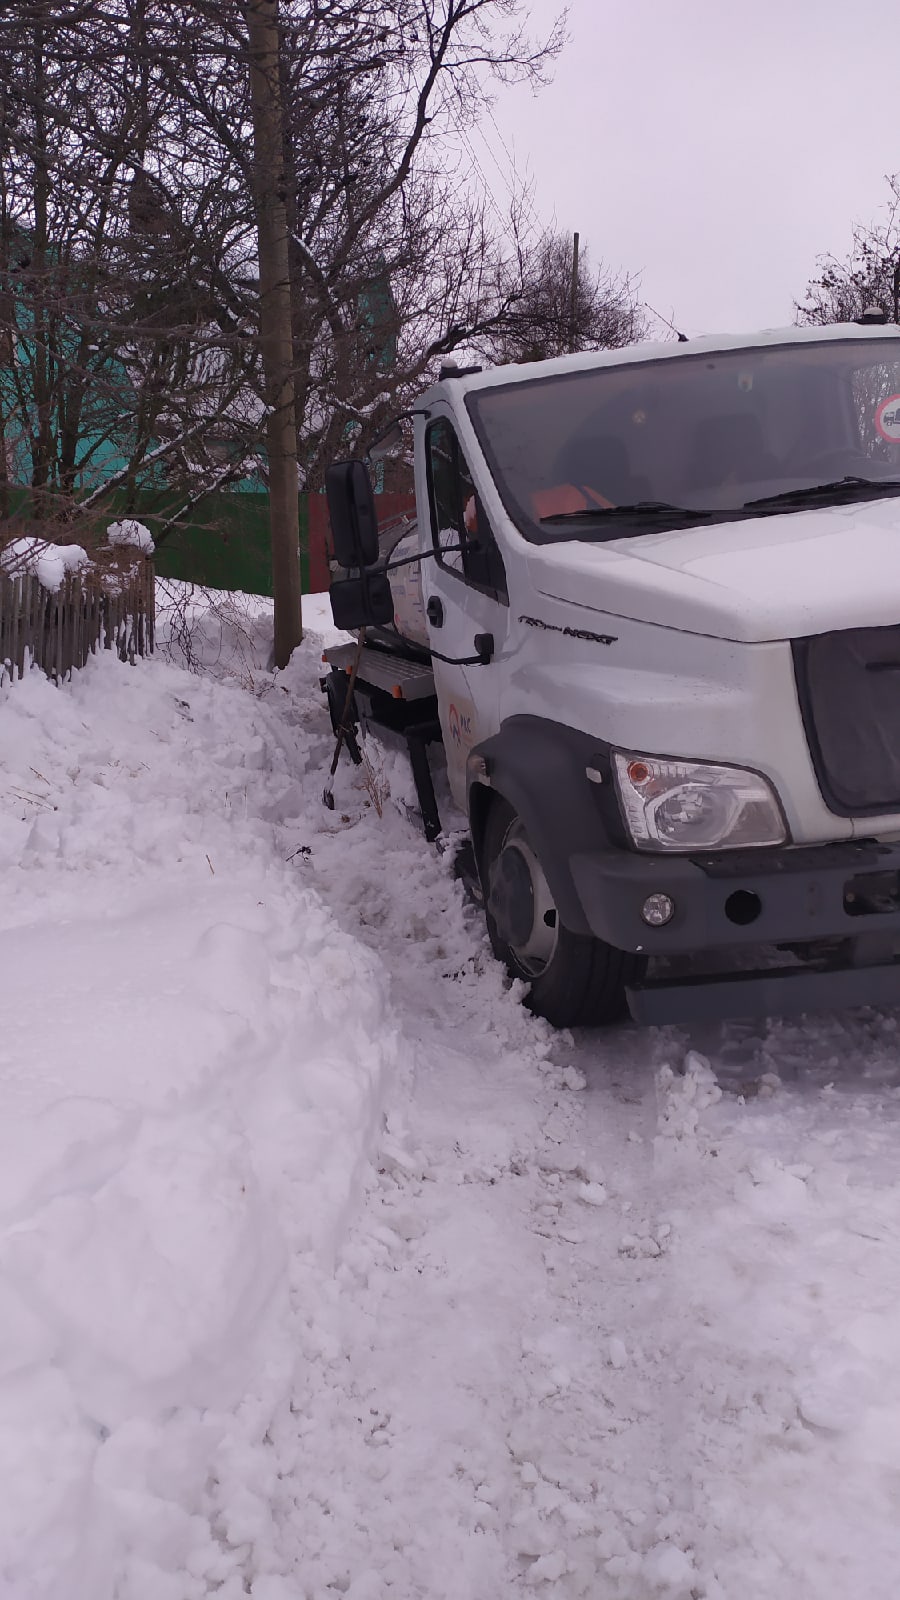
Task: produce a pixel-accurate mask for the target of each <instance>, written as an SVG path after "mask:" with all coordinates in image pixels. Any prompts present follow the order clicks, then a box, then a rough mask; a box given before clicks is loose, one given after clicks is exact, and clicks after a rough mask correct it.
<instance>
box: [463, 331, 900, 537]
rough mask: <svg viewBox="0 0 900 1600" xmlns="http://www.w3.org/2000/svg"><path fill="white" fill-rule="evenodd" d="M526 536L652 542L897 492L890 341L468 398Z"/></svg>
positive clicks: (540, 382) (700, 360)
mask: <svg viewBox="0 0 900 1600" xmlns="http://www.w3.org/2000/svg"><path fill="white" fill-rule="evenodd" d="M466 405H467V407H468V410H469V414H470V416H471V418H472V421H473V424H474V426H475V429H476V432H477V434H478V437H479V440H480V442H481V445H482V448H483V450H484V452H485V455H486V457H487V460H488V464H489V466H490V468H491V471H492V473H493V475H494V477H495V480H496V482H497V486H498V488H499V491H500V494H501V497H502V499H503V501H504V504H505V506H506V509H507V511H508V512H509V514H510V516H511V517H512V519H513V521H514V523H515V524H516V526H517V527H518V528H519V529H520V530H521V532H522V533H523V534H524V535H525V537H526V538H528V539H531V540H533V541H535V542H539V543H545V542H547V541H549V540H559V539H588V540H607V539H622V538H627V537H630V536H633V535H638V534H641V533H647V532H650V531H657V532H659V531H661V530H663V529H666V530H669V529H671V528H673V527H677V526H679V525H681V526H696V525H697V524H698V523H699V522H701V521H702V522H703V523H706V522H710V521H715V522H727V521H731V520H734V519H735V518H743V517H748V516H761V515H767V514H772V513H774V512H790V511H800V510H804V509H806V508H807V507H809V506H812V505H822V504H827V503H829V502H837V501H841V500H847V499H864V498H867V497H868V498H871V497H873V496H878V497H880V496H884V495H890V494H894V493H900V340H898V339H897V338H896V337H885V338H883V339H858V340H854V339H845V340H833V341H832V340H829V341H827V342H825V341H823V342H822V343H809V344H804V343H799V342H798V343H796V344H784V345H777V346H769V347H763V348H756V349H752V348H751V349H742V350H729V351H724V352H721V353H708V352H703V353H699V352H698V353H697V354H693V355H689V354H685V355H677V356H671V357H668V358H665V359H663V360H661V361H660V360H656V361H650V362H640V363H637V362H636V363H634V364H631V365H629V364H627V363H626V364H622V365H619V366H609V367H596V368H594V369H589V370H587V371H581V372H568V373H561V374H557V375H554V376H548V377H546V378H540V377H537V378H528V379H525V380H521V379H520V380H519V381H518V382H512V383H505V384H501V385H498V386H497V387H494V388H484V389H474V390H472V391H471V392H470V393H469V394H468V395H467V397H466Z"/></svg>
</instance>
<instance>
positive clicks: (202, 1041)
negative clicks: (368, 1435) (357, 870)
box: [0, 646, 401, 1600]
mask: <svg viewBox="0 0 900 1600" xmlns="http://www.w3.org/2000/svg"><path fill="white" fill-rule="evenodd" d="M309 653H310V664H311V663H312V662H313V661H314V660H315V658H316V656H317V654H318V651H317V649H316V648H315V646H310V647H309ZM307 670H308V671H309V670H310V669H309V668H308V669H307ZM313 670H314V669H313ZM276 710H277V711H278V712H281V706H280V705H279V706H274V705H269V704H267V702H266V701H265V700H259V699H257V698H254V697H253V696H252V695H249V694H246V693H243V692H241V691H240V690H239V689H236V688H234V687H231V686H228V685H224V684H219V683H215V682H213V681H210V680H209V679H205V678H204V679H198V678H197V677H192V676H190V675H189V674H187V673H185V672H183V671H180V670H178V669H175V668H173V667H171V666H165V665H164V664H163V663H161V662H158V661H156V662H154V661H150V662H143V663H139V664H138V666H137V667H135V668H133V669H125V668H123V667H121V666H120V665H119V664H118V663H117V662H115V661H113V660H111V659H110V658H109V657H108V656H106V655H101V656H99V657H97V658H96V659H93V660H92V661H91V662H90V663H89V665H88V666H87V668H86V669H85V670H84V671H83V672H81V673H79V674H76V676H75V680H74V681H73V683H72V684H71V685H70V686H67V687H66V688H64V689H56V688H54V687H53V686H52V685H51V684H50V683H49V682H48V681H47V680H46V679H45V678H43V677H42V676H41V675H40V674H39V673H36V672H32V673H31V674H30V675H29V676H27V677H26V678H25V679H24V680H23V681H22V683H21V684H19V685H17V686H16V688H15V691H14V692H12V693H9V694H7V695H6V696H5V697H4V698H3V700H2V713H0V771H2V774H3V776H2V779H0V868H2V870H3V873H4V888H5V893H4V897H3V903H2V909H0V971H2V973H3V975H4V981H3V984H2V988H0V1093H2V1096H3V1104H4V1117H3V1121H2V1126H0V1482H2V1484H3V1494H2V1496H0V1573H2V1575H3V1580H5V1584H6V1587H5V1588H4V1587H3V1582H2V1581H0V1594H3V1595H4V1596H6V1595H9V1596H10V1597H13V1596H14V1597H15V1600H26V1596H27V1600H113V1596H114V1595H115V1596H116V1597H118V1596H121V1597H122V1600H126V1597H127V1600H139V1597H144V1596H147V1597H149V1596H151V1595H152V1596H153V1597H154V1600H156V1597H158V1596H161V1597H167V1596H176V1595H177V1596H178V1600H191V1597H192V1596H194V1595H206V1594H207V1593H209V1592H211V1591H212V1590H213V1589H215V1591H216V1592H217V1593H221V1594H222V1595H224V1596H225V1597H226V1600H228V1596H230V1594H231V1593H232V1592H234V1593H243V1592H244V1590H243V1588H238V1589H237V1590H234V1591H233V1590H231V1589H230V1588H229V1587H228V1583H227V1579H228V1574H229V1571H231V1570H232V1569H236V1567H237V1565H239V1558H238V1555H236V1553H235V1547H234V1546H233V1545H232V1544H231V1543H229V1542H228V1541H227V1540H226V1539H225V1537H224V1534H219V1535H217V1534H216V1533H215V1531H214V1530H213V1529H212V1527H211V1523H210V1518H209V1516H208V1515H207V1514H206V1512H207V1510H208V1507H209V1504H210V1495H211V1493H212V1489H211V1484H212V1479H213V1477H214V1474H215V1470H216V1468H215V1462H216V1460H217V1458H218V1456H219V1454H220V1453H221V1451H222V1450H224V1449H225V1448H226V1446H227V1451H228V1452H229V1459H231V1460H234V1459H235V1458H237V1459H239V1458H240V1454H241V1451H242V1450H243V1449H249V1448H250V1447H251V1442H252V1443H254V1444H258V1442H259V1440H260V1438H261V1436H262V1434H264V1432H265V1429H266V1426H267V1422H268V1419H269V1418H270V1416H271V1415H272V1413H273V1411H274V1410H275V1409H277V1408H278V1407H279V1406H280V1405H284V1404H286V1395H287V1393H288V1389H289V1383H290V1381H291V1378H292V1375H293V1373H294V1368H295V1363H296V1329H297V1324H298V1319H303V1317H304V1316H308V1314H309V1305H308V1299H309V1297H310V1296H311V1295H312V1296H313V1297H315V1295H316V1294H318V1293H319V1292H320V1286H321V1282H322V1280H323V1277H324V1276H327V1273H328V1272H329V1270H330V1267H331V1264H332V1261H333V1257H334V1252H335V1249H336V1245H337V1242H338V1240H339V1239H340V1237H341V1235H342V1232H343V1228H344V1225H345V1219H346V1216H347V1215H348V1214H349V1212H350V1211H352V1209H353V1207H354V1204H355V1196H356V1194H357V1190H358V1186H359V1183H360V1181H361V1174H362V1172H363V1170H364V1167H365V1162H366V1157H367V1155H368V1153H369V1151H370V1148H371V1145H372V1141H373V1138H374V1137H375V1133H376V1130H377V1128H378V1126H379V1119H380V1112H381V1106H382V1102H383V1096H384V1093H385V1085H386V1082H387V1081H388V1079H389V1077H390V1074H391V1073H392V1071H393V1070H394V1068H395V1067H396V1065H397V1063H398V1061H399V1059H400V1058H401V1047H400V1045H399V1043H398V1040H397V1034H396V1027H395V1024H394V1022H393V1020H392V1016H391V1014H390V1012H389V1011H388V1009H387V1006H386V1002H385V999H384V990H385V979H384V974H383V971H382V969H381V967H380V964H379V962H378V960H377V958H376V957H375V956H374V955H372V954H370V953H369V952H368V951H367V950H366V949H365V948H364V947H363V946H361V945H360V944H359V943H358V942H357V941H356V940H355V939H354V938H353V937H352V936H351V935H350V934H349V933H345V932H342V931H341V930H340V929H339V927H338V926H337V924H336V923H335V921H334V918H333V916H332V915H331V914H330V913H329V912H328V911H327V910H326V909H325V907H324V906H323V904H322V902H321V901H320V899H319V897H318V895H317V894H316V892H315V890H314V888H313V887H312V884H311V881H310V872H309V867H308V857H307V856H306V855H304V853H303V849H302V847H301V846H295V847H294V849H293V852H290V853H292V854H293V859H291V860H286V859H285V856H286V855H287V854H288V853H289V852H288V851H287V850H286V849H285V848H284V846H283V825H284V822H285V819H288V818H297V817H298V815H301V814H302V811H303V804H304V803H303V801H302V798H301V793H300V788H299V781H300V779H301V777H302V775H303V773H304V770H305V767H306V763H307V760H308V757H309V739H308V736H307V735H305V734H304V732H303V730H302V729H301V728H300V727H296V726H295V727H291V726H290V723H289V722H286V721H285V720H284V718H283V716H282V717H280V718H279V717H276V715H275V712H276ZM235 1514H236V1513H235ZM219 1585H222V1587H221V1589H220V1588H219V1587H218V1586H219Z"/></svg>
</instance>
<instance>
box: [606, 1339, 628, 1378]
mask: <svg viewBox="0 0 900 1600" xmlns="http://www.w3.org/2000/svg"><path fill="white" fill-rule="evenodd" d="M607 1354H608V1359H609V1364H610V1366H611V1367H616V1368H617V1369H618V1370H619V1371H621V1370H622V1368H623V1367H627V1365H628V1351H627V1350H626V1348H625V1341H624V1340H623V1339H620V1338H618V1337H617V1336H616V1335H615V1334H614V1335H613V1337H612V1338H611V1339H610V1341H609V1345H608V1347H607Z"/></svg>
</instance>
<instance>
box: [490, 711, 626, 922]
mask: <svg viewBox="0 0 900 1600" xmlns="http://www.w3.org/2000/svg"><path fill="white" fill-rule="evenodd" d="M468 766H469V774H470V781H469V786H468V811H469V828H470V831H471V835H472V846H473V849H474V852H475V859H476V861H477V863H478V871H479V875H480V877H481V881H482V886H483V887H484V888H485V889H486V884H485V870H484V862H483V841H484V832H485V825H486V822H487V817H488V812H489V810H490V807H491V804H492V803H493V797H494V796H496V795H499V796H501V797H502V798H503V799H504V800H506V801H508V803H509V804H510V805H511V806H512V807H513V808H514V810H515V811H516V812H517V813H518V815H519V817H520V818H521V820H522V823H523V825H524V827H525V831H526V833H527V834H528V837H529V839H530V840H531V844H532V846H533V848H534V850H535V851H536V853H537V855H538V858H539V860H540V863H541V866H542V867H543V869H544V872H545V874H546V878H547V883H548V885H549V887H550V892H551V894H552V895H553V898H554V900H555V902H556V906H557V909H558V911H559V914H560V917H561V918H562V921H563V923H564V924H565V926H566V927H567V928H568V929H569V930H570V931H571V932H572V933H580V934H588V933H590V928H589V926H588V923H587V920H586V918H585V915H584V911H583V909H582V905H581V898H580V896H579V894H578V890H577V888H576V885H575V881H574V878H573V876H572V871H571V867H570V861H571V858H572V856H574V855H578V854H585V853H588V852H590V853H596V852H597V851H602V850H604V849H609V850H616V849H619V848H621V846H622V845H623V844H624V842H625V840H624V835H623V833H622V825H621V822H620V820H619V812H618V803H617V801H616V797H615V792H614V788H613V783H612V774H611V766H610V759H609V747H608V746H606V745H604V744H603V742H602V740H598V739H597V738H596V737H594V736H593V735H591V734H587V733H583V732H581V731H580V730H579V729H577V728H568V727H565V726H564V725H563V724H561V723H558V722H550V721H548V720H547V719H545V718H543V717H532V716H516V717H510V718H509V720H508V721H507V722H504V724H503V726H502V727H501V729H500V731H499V733H496V734H494V735H493V737H492V738H490V739H485V740H484V741H483V742H482V743H481V744H478V745H476V746H475V747H474V749H473V751H472V752H471V755H470V757H469V763H468ZM589 767H590V768H591V769H592V770H593V771H595V772H597V773H598V774H599V775H600V776H601V777H602V780H603V781H602V782H601V783H597V782H591V781H590V780H589V779H588V777H587V776H586V769H587V768H589Z"/></svg>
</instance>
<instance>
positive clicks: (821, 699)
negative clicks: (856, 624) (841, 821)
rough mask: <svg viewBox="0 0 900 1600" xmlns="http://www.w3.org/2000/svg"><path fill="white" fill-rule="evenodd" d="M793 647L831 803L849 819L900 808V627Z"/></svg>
mask: <svg viewBox="0 0 900 1600" xmlns="http://www.w3.org/2000/svg"><path fill="white" fill-rule="evenodd" d="M793 650H794V672H795V675H796V679H797V691H798V694H799V697H800V709H801V711H802V714H803V724H804V727H805V730H806V737H807V740H808V742H809V748H810V754H811V756H812V760H813V766H814V767H815V771H816V777H817V778H818V780H819V788H820V789H821V791H822V798H823V799H824V801H825V804H826V805H827V806H828V807H829V809H830V810H831V811H833V812H835V813H836V814H837V815H838V816H841V817H849V816H859V815H866V814H868V815H877V814H878V813H880V812H886V811H900V625H898V626H892V627H889V628H850V629H847V630H846V631H842V632H840V633H822V634H817V635H816V636H815V637H814V638H811V639H796V640H795V641H794V645H793Z"/></svg>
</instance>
